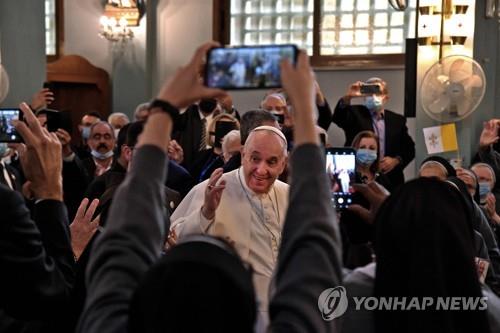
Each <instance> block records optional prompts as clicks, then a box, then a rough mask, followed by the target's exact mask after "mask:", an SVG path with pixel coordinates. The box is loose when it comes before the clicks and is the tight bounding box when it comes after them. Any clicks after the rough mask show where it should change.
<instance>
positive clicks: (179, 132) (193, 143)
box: [172, 98, 218, 170]
mask: <svg viewBox="0 0 500 333" xmlns="http://www.w3.org/2000/svg"><path fill="white" fill-rule="evenodd" d="M217 107H218V104H217V100H216V99H214V98H207V99H202V100H200V102H199V103H197V104H192V105H191V106H189V107H188V108H187V109H186V111H185V112H184V113H182V114H181V115H180V116H179V119H178V123H177V124H176V127H177V129H176V131H175V132H174V133H173V135H172V137H173V138H174V139H175V140H176V141H177V142H178V143H179V144H180V145H181V147H182V149H183V150H184V161H183V162H182V165H183V166H184V167H185V168H186V169H188V170H191V169H192V168H193V166H194V162H195V161H196V157H197V155H198V154H199V152H200V151H201V150H205V149H206V148H207V142H208V125H209V124H210V122H211V121H212V118H213V113H214V111H215V110H216V109H217Z"/></svg>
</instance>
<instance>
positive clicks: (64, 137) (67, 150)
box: [55, 128, 73, 157]
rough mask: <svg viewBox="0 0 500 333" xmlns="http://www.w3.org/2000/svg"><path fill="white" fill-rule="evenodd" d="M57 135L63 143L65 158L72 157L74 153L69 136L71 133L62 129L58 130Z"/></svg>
mask: <svg viewBox="0 0 500 333" xmlns="http://www.w3.org/2000/svg"><path fill="white" fill-rule="evenodd" d="M55 133H56V135H57V138H58V139H59V141H60V142H61V146H62V154H63V157H67V156H69V155H71V153H72V152H73V150H72V149H71V145H70V143H71V135H69V133H68V132H67V131H65V130H63V129H62V128H59V129H57V131H56V132H55Z"/></svg>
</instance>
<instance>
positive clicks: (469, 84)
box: [460, 74, 483, 90]
mask: <svg viewBox="0 0 500 333" xmlns="http://www.w3.org/2000/svg"><path fill="white" fill-rule="evenodd" d="M460 83H461V84H462V85H463V86H464V89H465V90H469V89H470V88H480V87H481V86H482V85H483V79H481V77H480V76H479V75H476V74H474V75H471V76H469V77H468V78H466V79H464V80H462V81H460Z"/></svg>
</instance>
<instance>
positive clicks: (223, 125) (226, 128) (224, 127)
mask: <svg viewBox="0 0 500 333" xmlns="http://www.w3.org/2000/svg"><path fill="white" fill-rule="evenodd" d="M235 129H237V127H236V123H235V122H233V121H218V122H216V123H215V133H214V134H215V140H214V147H216V148H222V139H223V138H224V136H225V135H226V134H227V133H229V132H231V131H232V130H235Z"/></svg>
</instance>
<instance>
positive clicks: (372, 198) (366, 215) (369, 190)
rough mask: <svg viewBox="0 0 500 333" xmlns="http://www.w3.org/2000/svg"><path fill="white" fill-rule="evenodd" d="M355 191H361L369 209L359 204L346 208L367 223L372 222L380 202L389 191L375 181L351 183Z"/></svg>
mask: <svg viewBox="0 0 500 333" xmlns="http://www.w3.org/2000/svg"><path fill="white" fill-rule="evenodd" d="M352 187H353V188H354V190H355V191H356V192H359V193H361V194H362V195H363V196H364V197H365V199H366V200H368V202H369V203H370V209H366V208H364V207H362V206H360V205H357V204H355V205H351V206H349V208H347V209H348V210H350V211H352V212H354V213H356V214H357V215H358V216H359V217H361V219H363V220H364V221H365V222H367V223H370V224H371V223H373V221H374V219H375V216H376V215H377V212H378V210H379V208H380V206H381V205H382V203H383V202H384V201H385V199H387V197H388V196H389V192H388V191H387V190H386V189H385V188H384V187H383V186H382V185H380V184H378V183H377V182H374V181H373V182H370V183H368V184H352Z"/></svg>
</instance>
